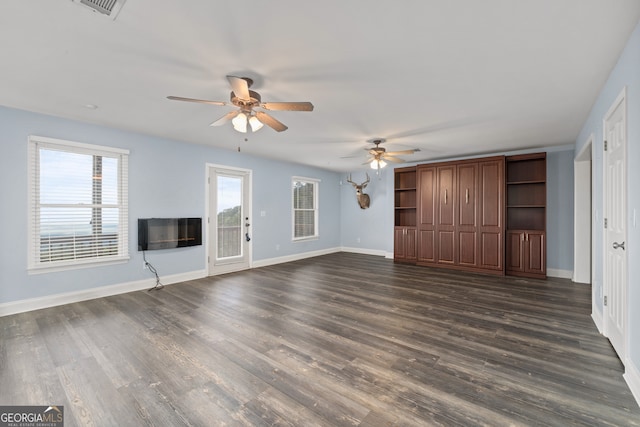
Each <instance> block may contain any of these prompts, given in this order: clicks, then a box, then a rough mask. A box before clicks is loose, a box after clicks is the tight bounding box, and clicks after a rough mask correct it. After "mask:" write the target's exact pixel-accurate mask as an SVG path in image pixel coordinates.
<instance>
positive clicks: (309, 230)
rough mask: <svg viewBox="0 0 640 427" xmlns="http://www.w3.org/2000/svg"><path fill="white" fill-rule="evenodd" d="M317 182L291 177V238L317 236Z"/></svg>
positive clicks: (300, 238)
mask: <svg viewBox="0 0 640 427" xmlns="http://www.w3.org/2000/svg"><path fill="white" fill-rule="evenodd" d="M319 182H320V181H318V180H316V179H310V178H300V177H293V180H292V183H293V240H302V239H310V238H315V237H318V184H319Z"/></svg>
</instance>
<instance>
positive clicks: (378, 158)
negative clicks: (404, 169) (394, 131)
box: [363, 138, 420, 170]
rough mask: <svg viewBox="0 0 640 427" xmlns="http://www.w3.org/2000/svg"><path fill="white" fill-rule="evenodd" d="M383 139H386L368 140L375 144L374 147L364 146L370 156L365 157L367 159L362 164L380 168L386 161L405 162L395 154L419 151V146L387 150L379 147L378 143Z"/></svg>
mask: <svg viewBox="0 0 640 427" xmlns="http://www.w3.org/2000/svg"><path fill="white" fill-rule="evenodd" d="M385 141H386V140H385V139H384V138H378V139H372V140H370V141H368V142H371V143H373V144H375V147H371V148H365V150H368V151H369V154H370V155H371V157H369V159H367V161H366V162H364V163H363V165H367V164H368V165H371V169H377V170H380V169H381V168H383V167H385V166H386V165H387V163H386V162H391V163H404V162H405V160H403V159H400V158H398V157H395V156H398V155H404V154H413V153H415V152H417V151H420V149H419V148H413V149H411V150H401V151H387V150H386V148H384V147H380V144H382V143H383V142H385Z"/></svg>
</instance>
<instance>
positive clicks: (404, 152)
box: [386, 148, 420, 156]
mask: <svg viewBox="0 0 640 427" xmlns="http://www.w3.org/2000/svg"><path fill="white" fill-rule="evenodd" d="M417 151H420V149H419V148H414V149H412V150H401V151H387V153H386V154H387V155H391V156H396V155H403V154H413V153H415V152H417Z"/></svg>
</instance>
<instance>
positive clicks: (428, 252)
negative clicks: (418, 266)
mask: <svg viewBox="0 0 640 427" xmlns="http://www.w3.org/2000/svg"><path fill="white" fill-rule="evenodd" d="M418 261H422V262H436V253H435V239H434V232H433V230H418Z"/></svg>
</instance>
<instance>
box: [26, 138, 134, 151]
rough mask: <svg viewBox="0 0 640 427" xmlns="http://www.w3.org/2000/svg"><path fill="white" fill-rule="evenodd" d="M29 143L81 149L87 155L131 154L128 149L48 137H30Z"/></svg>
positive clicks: (49, 146)
mask: <svg viewBox="0 0 640 427" xmlns="http://www.w3.org/2000/svg"><path fill="white" fill-rule="evenodd" d="M29 141H36V142H40V143H44V145H45V146H47V147H48V148H57V147H56V146H60V145H62V146H65V147H74V148H79V149H82V150H86V151H87V153H89V154H94V153H96V152H97V151H103V152H104V153H107V154H111V155H113V154H127V155H128V154H129V150H127V149H126V148H116V147H109V146H106V145H97V144H87V143H85V142H77V141H67V140H65V139H56V138H49V137H46V136H38V135H29ZM49 144H51V145H53V146H51V145H49Z"/></svg>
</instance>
